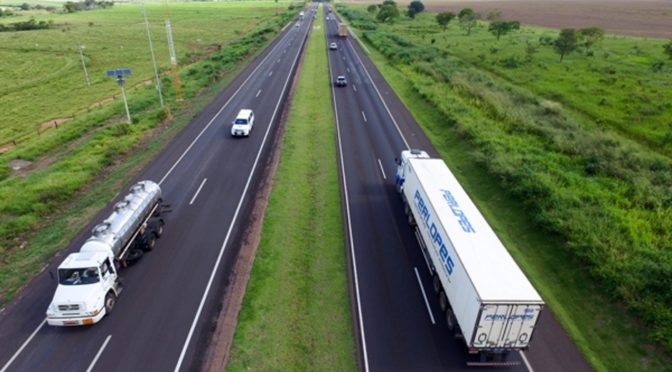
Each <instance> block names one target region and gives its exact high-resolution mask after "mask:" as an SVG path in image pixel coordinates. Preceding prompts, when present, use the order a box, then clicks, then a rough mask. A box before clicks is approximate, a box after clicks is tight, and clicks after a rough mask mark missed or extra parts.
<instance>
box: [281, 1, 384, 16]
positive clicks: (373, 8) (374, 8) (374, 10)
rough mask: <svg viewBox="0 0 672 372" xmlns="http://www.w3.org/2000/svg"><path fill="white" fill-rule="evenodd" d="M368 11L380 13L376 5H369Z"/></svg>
mask: <svg viewBox="0 0 672 372" xmlns="http://www.w3.org/2000/svg"><path fill="white" fill-rule="evenodd" d="M276 1H277V0H276ZM366 10H367V11H368V12H369V13H371V14H373V13H375V12H377V11H378V5H376V4H371V5H369V7H368V8H366Z"/></svg>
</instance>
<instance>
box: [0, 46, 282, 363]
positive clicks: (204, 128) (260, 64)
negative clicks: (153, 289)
mask: <svg viewBox="0 0 672 372" xmlns="http://www.w3.org/2000/svg"><path fill="white" fill-rule="evenodd" d="M280 44H281V43H277V44H276V45H275V46H274V47H273V50H271V51H270V52H268V55H266V57H265V58H264V59H263V60H262V61H261V62H260V63H259V65H258V66H257V67H255V68H254V70H252V72H251V73H250V75H249V76H248V77H247V79H245V81H243V83H242V84H240V86H239V87H238V89H236V91H235V92H233V94H232V95H231V97H229V99H228V100H227V101H226V103H224V105H222V107H221V108H220V109H219V111H217V113H215V115H214V116H213V117H212V119H210V121H209V122H208V124H206V126H205V127H203V129H202V130H201V132H200V133H198V135H197V136H196V138H194V140H193V141H191V143H190V144H189V146H188V147H187V148H186V150H184V152H183V153H182V155H180V157H179V158H178V159H177V160H176V161H175V163H173V165H172V166H171V167H170V169H168V171H167V172H166V174H165V175H164V176H163V178H161V180H160V181H159V186H161V184H163V182H164V181H165V180H166V178H168V176H169V175H170V174H171V173H173V170H175V168H176V167H177V165H178V164H180V162H181V161H182V159H184V157H185V156H187V153H188V152H189V151H190V150H191V148H192V147H194V145H195V144H196V141H198V139H199V138H201V136H202V135H203V133H205V131H206V130H208V128H210V126H211V125H212V123H214V122H215V119H217V117H218V116H219V115H220V114H221V113H222V111H224V109H225V108H226V107H227V106H228V105H229V103H231V100H232V99H233V98H234V97H235V96H236V95H237V94H238V92H240V90H241V89H243V87H244V86H245V84H247V82H248V80H250V79H251V78H252V76H254V75H255V73H256V72H257V70H259V69H260V68H261V66H263V65H264V64H265V63H266V60H267V59H269V58H270V57H271V55H272V54H273V52H274V51H275V49H276V48H280ZM284 52H285V53H286V52H287V50H285V51H284ZM0 372H1V371H0Z"/></svg>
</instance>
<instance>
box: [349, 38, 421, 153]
mask: <svg viewBox="0 0 672 372" xmlns="http://www.w3.org/2000/svg"><path fill="white" fill-rule="evenodd" d="M347 43H348V45H349V46H350V48H352V52H353V53H354V54H355V57H357V60H359V64H360V65H362V68H363V69H364V72H366V76H368V78H369V81H371V85H372V86H373V89H375V90H376V93H378V98H380V101H381V102H382V103H383V106H385V110H386V111H387V114H388V115H390V119H392V123H394V126H395V128H397V132H399V136H400V137H401V139H402V141H404V145H406V148H407V149H410V148H411V147H410V146H409V145H408V141H406V137H404V135H403V133H401V129H400V128H399V125H398V124H397V121H396V120H394V116H392V112H391V111H390V108H389V107H387V103H385V100H384V99H383V96H382V94H380V91H379V90H378V87H377V86H376V83H375V82H374V81H373V78H371V75H370V74H369V70H367V69H366V66H365V65H364V62H363V61H362V59H361V58H359V54H357V50H355V47H354V46H353V45H352V43H351V42H350V39H348V40H347Z"/></svg>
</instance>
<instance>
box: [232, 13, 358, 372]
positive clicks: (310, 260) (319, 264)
mask: <svg viewBox="0 0 672 372" xmlns="http://www.w3.org/2000/svg"><path fill="white" fill-rule="evenodd" d="M318 13H319V12H318ZM329 84H330V81H329V74H328V69H327V55H326V44H325V38H324V24H323V20H322V19H321V17H318V19H317V21H316V23H315V27H314V29H313V31H312V34H311V37H310V40H309V42H308V45H307V48H306V56H305V59H304V63H303V66H302V71H301V78H300V80H299V84H298V88H297V90H296V94H295V96H294V99H293V102H292V107H291V111H290V114H289V119H288V123H287V129H286V132H285V138H284V141H283V144H282V156H281V160H280V165H279V168H278V172H277V173H276V175H275V179H274V183H273V191H272V194H271V197H270V201H269V206H268V209H267V210H266V215H265V219H264V226H263V231H262V236H261V242H260V245H259V248H258V251H257V256H256V258H255V263H254V268H253V269H252V274H251V277H250V281H249V283H248V286H247V291H246V294H245V299H244V301H243V306H242V309H241V312H240V315H239V320H238V328H237V329H236V334H235V337H234V342H233V347H232V350H231V357H230V360H229V365H228V367H227V370H230V371H239V370H248V369H251V370H335V371H345V370H355V369H356V362H355V358H354V350H355V345H354V338H353V334H352V318H351V313H350V304H349V296H348V285H347V274H346V272H347V268H346V264H347V263H346V258H345V248H344V244H345V243H344V238H343V226H342V218H341V211H340V202H339V188H338V173H337V163H336V142H335V131H334V117H333V112H332V110H331V94H330V92H329Z"/></svg>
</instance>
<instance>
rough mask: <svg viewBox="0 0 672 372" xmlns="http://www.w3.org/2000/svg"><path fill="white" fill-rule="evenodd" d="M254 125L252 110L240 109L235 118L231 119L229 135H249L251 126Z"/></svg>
mask: <svg viewBox="0 0 672 372" xmlns="http://www.w3.org/2000/svg"><path fill="white" fill-rule="evenodd" d="M253 125H254V112H252V110H249V109H242V110H240V112H239V113H238V116H236V120H234V121H233V126H232V127H231V135H232V136H234V137H236V136H245V137H247V136H249V135H250V132H251V131H252V126H253Z"/></svg>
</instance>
